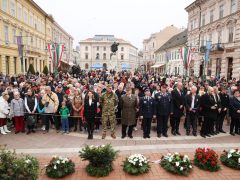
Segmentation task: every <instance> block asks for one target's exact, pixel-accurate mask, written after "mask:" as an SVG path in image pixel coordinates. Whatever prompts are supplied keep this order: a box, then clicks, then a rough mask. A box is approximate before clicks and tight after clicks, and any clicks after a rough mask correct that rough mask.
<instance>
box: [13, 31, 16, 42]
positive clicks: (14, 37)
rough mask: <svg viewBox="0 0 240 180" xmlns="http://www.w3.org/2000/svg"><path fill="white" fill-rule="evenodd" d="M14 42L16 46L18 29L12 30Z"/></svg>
mask: <svg viewBox="0 0 240 180" xmlns="http://www.w3.org/2000/svg"><path fill="white" fill-rule="evenodd" d="M12 42H13V44H16V29H13V30H12Z"/></svg>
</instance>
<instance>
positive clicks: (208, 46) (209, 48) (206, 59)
mask: <svg viewBox="0 0 240 180" xmlns="http://www.w3.org/2000/svg"><path fill="white" fill-rule="evenodd" d="M211 47H212V42H211V41H207V45H206V51H205V64H207V63H208V61H209V53H210V50H211Z"/></svg>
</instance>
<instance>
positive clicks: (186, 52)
mask: <svg viewBox="0 0 240 180" xmlns="http://www.w3.org/2000/svg"><path fill="white" fill-rule="evenodd" d="M180 54H181V58H182V61H183V66H184V68H185V69H188V67H189V65H190V63H191V60H192V58H191V49H190V48H187V47H182V48H180Z"/></svg>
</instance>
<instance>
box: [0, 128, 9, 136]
mask: <svg viewBox="0 0 240 180" xmlns="http://www.w3.org/2000/svg"><path fill="white" fill-rule="evenodd" d="M0 132H1V134H3V135H6V134H7V133H6V132H5V131H4V129H3V126H2V127H0Z"/></svg>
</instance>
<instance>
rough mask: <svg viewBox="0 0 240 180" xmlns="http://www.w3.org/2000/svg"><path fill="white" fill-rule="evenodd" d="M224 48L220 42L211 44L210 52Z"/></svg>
mask: <svg viewBox="0 0 240 180" xmlns="http://www.w3.org/2000/svg"><path fill="white" fill-rule="evenodd" d="M224 49H225V47H224V45H223V44H222V43H217V44H213V45H212V48H211V52H223V51H224Z"/></svg>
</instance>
